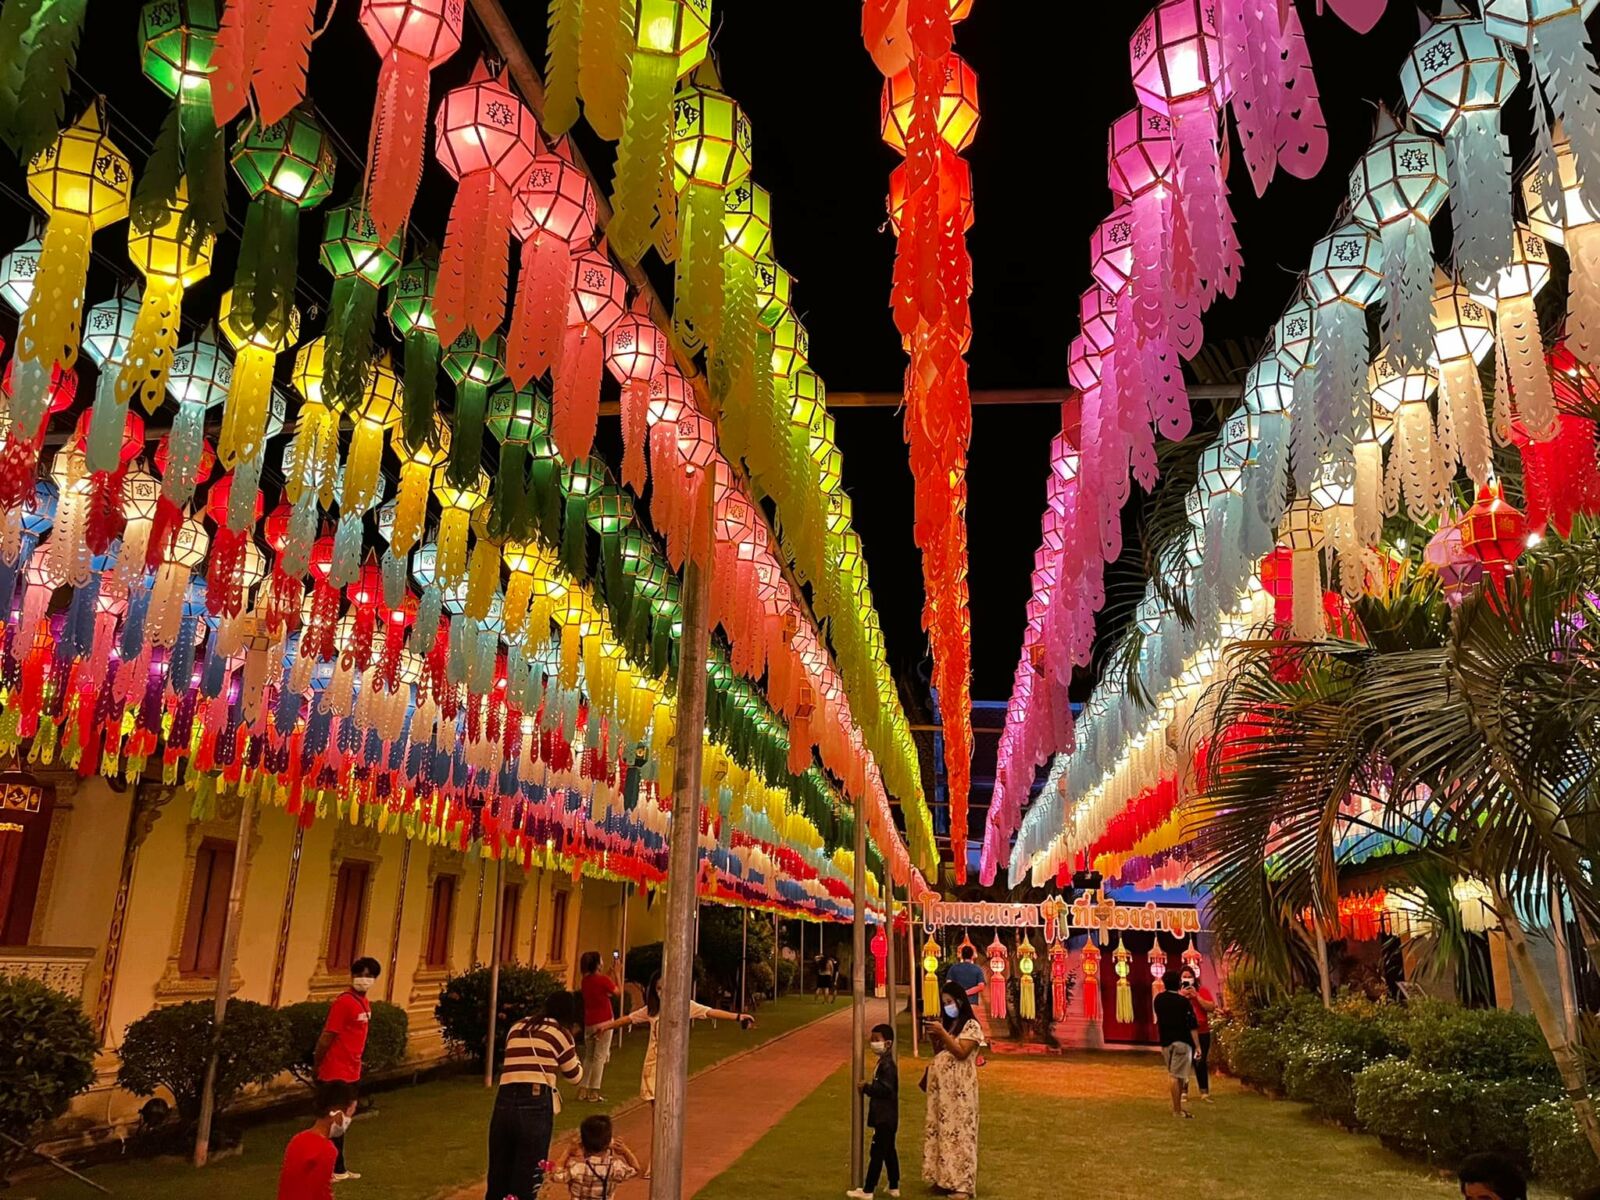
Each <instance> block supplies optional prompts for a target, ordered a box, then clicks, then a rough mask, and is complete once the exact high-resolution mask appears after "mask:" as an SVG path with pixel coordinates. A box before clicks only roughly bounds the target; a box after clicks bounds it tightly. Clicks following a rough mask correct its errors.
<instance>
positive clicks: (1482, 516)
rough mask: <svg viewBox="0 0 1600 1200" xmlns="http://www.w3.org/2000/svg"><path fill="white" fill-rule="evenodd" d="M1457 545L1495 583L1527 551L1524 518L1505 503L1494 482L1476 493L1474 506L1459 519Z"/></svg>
mask: <svg viewBox="0 0 1600 1200" xmlns="http://www.w3.org/2000/svg"><path fill="white" fill-rule="evenodd" d="M1461 545H1462V548H1463V549H1465V550H1466V551H1467V553H1468V554H1471V555H1472V556H1474V557H1475V558H1477V559H1478V561H1480V562H1481V563H1483V567H1484V571H1485V572H1486V573H1487V574H1488V575H1489V576H1490V577H1491V578H1493V579H1495V580H1496V581H1497V582H1498V581H1500V580H1503V579H1504V578H1505V576H1506V574H1507V573H1508V572H1509V571H1510V570H1511V566H1512V564H1513V563H1515V562H1516V561H1517V559H1519V558H1520V557H1522V552H1523V551H1524V550H1526V549H1527V547H1528V521H1527V518H1526V517H1524V516H1523V515H1522V511H1521V510H1520V509H1518V508H1517V507H1516V506H1515V505H1513V504H1511V503H1510V502H1509V501H1507V500H1506V498H1505V496H1504V495H1503V494H1502V493H1501V491H1500V484H1499V483H1498V482H1494V483H1489V484H1485V485H1484V486H1483V487H1481V488H1479V489H1478V499H1477V502H1476V503H1474V504H1473V506H1472V507H1471V508H1469V509H1467V512H1466V515H1465V516H1464V517H1462V519H1461Z"/></svg>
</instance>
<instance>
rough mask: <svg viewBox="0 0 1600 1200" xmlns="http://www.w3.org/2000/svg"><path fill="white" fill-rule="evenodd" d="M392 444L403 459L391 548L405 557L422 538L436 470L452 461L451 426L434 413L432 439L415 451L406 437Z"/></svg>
mask: <svg viewBox="0 0 1600 1200" xmlns="http://www.w3.org/2000/svg"><path fill="white" fill-rule="evenodd" d="M390 442H391V443H392V444H393V445H394V448H395V453H397V454H398V455H399V456H400V482H399V484H398V485H397V487H396V489H395V509H394V530H393V532H391V533H390V534H389V545H390V547H391V548H392V549H393V550H394V552H395V554H397V555H400V556H401V557H404V556H405V555H406V554H408V553H410V551H411V548H412V547H413V546H415V545H416V544H417V541H418V540H419V539H420V538H421V537H422V526H423V522H425V521H426V520H427V518H428V485H429V484H430V483H431V482H432V479H433V471H434V468H435V467H441V466H443V465H444V464H445V463H446V462H448V461H449V459H450V422H448V421H447V420H445V418H444V414H442V413H438V412H436V413H434V414H433V437H432V438H430V439H428V440H426V441H424V442H423V443H422V444H421V445H420V446H418V447H417V448H416V449H415V450H412V449H410V448H409V447H408V446H407V445H406V443H405V439H404V438H403V437H402V438H399V439H396V438H393V437H391V438H390Z"/></svg>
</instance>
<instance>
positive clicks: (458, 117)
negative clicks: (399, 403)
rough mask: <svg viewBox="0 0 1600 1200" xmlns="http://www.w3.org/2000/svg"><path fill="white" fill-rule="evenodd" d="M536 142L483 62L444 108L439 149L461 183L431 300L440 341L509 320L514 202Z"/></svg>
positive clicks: (525, 117) (490, 330) (526, 115)
mask: <svg viewBox="0 0 1600 1200" xmlns="http://www.w3.org/2000/svg"><path fill="white" fill-rule="evenodd" d="M538 144H539V130H538V126H536V125H535V124H534V119H533V114H532V113H530V112H529V111H528V109H527V108H526V107H525V106H524V105H523V103H522V101H521V100H519V99H517V97H516V96H514V95H513V94H512V93H511V92H510V90H509V89H507V88H506V87H505V86H504V85H503V84H501V83H500V82H499V81H498V80H495V79H491V78H490V77H489V71H488V68H487V67H486V66H485V65H484V64H483V62H482V61H481V60H480V61H479V63H478V65H477V66H476V67H475V68H473V72H472V78H471V80H470V81H469V82H468V83H466V84H465V85H463V86H462V87H458V88H455V89H453V90H452V91H451V92H450V93H449V94H448V95H446V96H445V98H444V102H443V103H442V104H440V105H439V112H438V116H437V118H436V120H435V135H434V147H433V152H434V155H435V156H436V157H437V158H438V159H439V162H440V164H441V165H442V166H443V167H444V169H445V170H446V171H448V172H449V173H450V177H451V178H452V179H454V180H456V198H455V201H454V203H453V204H452V205H451V208H450V224H449V228H448V230H447V231H446V233H445V242H444V253H443V255H442V256H441V257H440V260H439V278H438V282H437V284H436V286H435V290H434V297H433V318H434V322H435V324H436V325H437V327H438V330H439V340H440V342H441V343H444V344H449V343H451V342H454V341H455V340H456V338H457V337H459V336H460V335H461V333H462V331H463V330H466V329H469V328H470V329H471V330H472V332H473V333H475V334H477V336H478V337H479V338H488V337H490V336H492V335H493V334H494V331H495V330H496V329H498V328H499V326H500V322H501V320H502V319H503V318H504V317H505V307H506V267H507V257H508V255H507V250H506V243H507V238H508V236H509V234H510V232H511V218H512V204H511V201H512V196H513V195H514V194H515V192H516V189H517V187H518V186H519V185H520V184H521V183H522V181H523V178H524V176H525V175H526V174H527V171H528V168H529V167H530V166H531V165H532V164H533V157H534V155H535V154H536V153H537V152H538Z"/></svg>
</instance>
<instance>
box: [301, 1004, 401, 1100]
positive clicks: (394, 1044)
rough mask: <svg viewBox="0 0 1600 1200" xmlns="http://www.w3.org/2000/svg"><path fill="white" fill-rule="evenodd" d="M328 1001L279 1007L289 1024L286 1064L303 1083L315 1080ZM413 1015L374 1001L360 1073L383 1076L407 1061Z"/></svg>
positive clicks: (392, 1005) (393, 1006)
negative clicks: (317, 1053)
mask: <svg viewBox="0 0 1600 1200" xmlns="http://www.w3.org/2000/svg"><path fill="white" fill-rule="evenodd" d="M330 1007H332V1002H331V1001H328V1000H303V1001H301V1002H300V1003H299V1004H290V1005H287V1006H286V1007H284V1008H283V1009H282V1010H280V1011H281V1012H282V1013H283V1019H284V1020H285V1021H287V1022H288V1024H289V1061H288V1062H287V1063H285V1064H284V1065H285V1066H286V1067H287V1068H288V1069H289V1070H290V1071H292V1072H293V1073H294V1077H295V1078H296V1079H298V1080H300V1082H301V1083H305V1084H309V1083H311V1082H313V1078H312V1077H313V1066H312V1056H313V1054H314V1053H315V1051H316V1048H317V1039H318V1038H319V1037H321V1036H322V1030H323V1027H324V1026H326V1025H327V1023H328V1009H329V1008H330ZM410 1029H411V1018H410V1017H409V1016H407V1015H406V1010H405V1009H403V1008H401V1007H400V1006H399V1005H398V1004H389V1003H387V1002H385V1001H383V1000H374V1001H373V1002H372V1020H371V1021H370V1022H369V1023H368V1025H367V1045H366V1049H365V1051H364V1053H363V1054H362V1056H361V1073H362V1074H363V1075H365V1076H371V1075H380V1074H382V1073H383V1072H385V1071H388V1070H392V1069H393V1068H395V1067H397V1066H399V1065H400V1064H401V1063H402V1062H404V1061H405V1057H406V1041H407V1039H408V1037H409V1036H410Z"/></svg>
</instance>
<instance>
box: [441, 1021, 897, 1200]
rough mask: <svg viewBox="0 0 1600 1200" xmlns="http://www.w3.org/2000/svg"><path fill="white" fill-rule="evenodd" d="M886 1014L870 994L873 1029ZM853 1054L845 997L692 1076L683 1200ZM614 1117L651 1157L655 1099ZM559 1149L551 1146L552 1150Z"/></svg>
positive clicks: (625, 1196) (632, 1189)
mask: <svg viewBox="0 0 1600 1200" xmlns="http://www.w3.org/2000/svg"><path fill="white" fill-rule="evenodd" d="M887 1015H888V1009H887V1007H886V1003H885V1002H884V1001H882V1000H868V1001H867V1025H868V1027H869V1028H870V1027H871V1026H872V1025H873V1024H875V1023H876V1022H879V1021H882V1020H884V1019H885V1018H886V1017H887ZM757 1019H758V1020H759V1015H758V1018H757ZM693 1036H694V1035H693V1033H691V1034H690V1037H691V1038H692V1037H693ZM849 1061H850V1005H849V1003H848V1002H847V1001H845V1000H844V999H842V998H841V1000H840V1002H839V1004H838V1006H837V1010H836V1011H835V1012H833V1013H831V1014H829V1015H828V1016H826V1017H823V1018H821V1019H820V1020H817V1021H814V1022H812V1023H811V1024H809V1025H802V1026H801V1027H800V1028H799V1029H796V1030H794V1031H793V1032H792V1033H786V1034H784V1035H783V1036H782V1037H778V1038H774V1039H773V1040H772V1041H770V1042H766V1043H764V1044H762V1045H760V1046H757V1047H756V1048H754V1049H752V1050H750V1051H748V1052H747V1053H744V1054H740V1055H736V1056H735V1057H733V1058H730V1059H724V1060H723V1061H722V1062H720V1063H718V1064H717V1065H715V1066H712V1067H707V1068H706V1069H705V1070H704V1071H701V1072H700V1073H699V1074H698V1075H695V1076H692V1077H691V1078H690V1080H689V1106H688V1107H689V1112H688V1119H687V1120H686V1121H685V1123H684V1125H685V1128H684V1149H683V1196H684V1200H690V1198H691V1197H693V1196H694V1195H695V1194H697V1193H698V1192H699V1191H700V1189H701V1188H703V1187H705V1185H706V1184H708V1183H710V1182H711V1180H713V1179H715V1178H716V1177H717V1176H718V1175H720V1174H722V1172H724V1171H726V1170H727V1169H728V1168H729V1167H731V1166H732V1165H733V1164H734V1163H735V1162H737V1161H738V1160H739V1158H740V1157H741V1156H742V1155H743V1154H744V1153H745V1151H747V1150H749V1149H750V1147H752V1146H754V1145H755V1144H756V1142H757V1141H759V1140H760V1139H761V1138H762V1136H763V1135H765V1134H766V1132H767V1131H768V1130H770V1129H771V1128H772V1127H773V1126H774V1125H776V1124H777V1123H778V1122H779V1121H781V1120H782V1119H783V1118H784V1117H786V1116H787V1115H788V1114H789V1112H790V1111H791V1110H792V1109H793V1108H794V1107H795V1105H797V1104H799V1103H800V1102H801V1101H802V1100H804V1099H805V1098H806V1097H808V1096H810V1095H811V1093H812V1092H814V1091H816V1090H817V1088H819V1087H820V1086H822V1083H823V1081H824V1080H826V1079H827V1078H828V1076H830V1075H832V1074H833V1073H834V1072H835V1071H837V1070H838V1069H839V1068H840V1067H841V1066H843V1065H845V1064H846V1063H848V1062H849ZM613 1118H614V1122H615V1124H614V1128H615V1130H616V1135H617V1136H618V1137H620V1138H621V1139H622V1140H623V1141H624V1142H626V1143H627V1144H628V1146H629V1147H631V1148H632V1149H633V1151H634V1153H636V1154H637V1155H638V1156H639V1158H640V1160H641V1161H643V1162H648V1161H649V1158H650V1136H651V1129H650V1121H651V1109H650V1106H649V1105H648V1104H643V1103H637V1102H636V1103H635V1104H632V1105H629V1106H627V1107H624V1108H622V1109H620V1110H619V1111H617V1112H616V1113H614V1114H613ZM557 1148H558V1147H555V1146H552V1147H551V1153H552V1157H554V1153H555V1151H556V1149H557ZM565 1194H566V1192H565V1189H564V1188H563V1189H559V1190H558V1189H557V1188H556V1187H555V1186H554V1185H553V1184H552V1185H548V1186H547V1187H546V1188H545V1192H544V1195H545V1196H546V1197H551V1196H555V1195H560V1196H564V1195H565ZM649 1194H650V1185H649V1183H648V1182H646V1181H643V1180H640V1181H637V1182H629V1183H626V1184H624V1185H623V1186H622V1187H620V1188H618V1189H617V1191H616V1193H615V1196H616V1198H617V1200H646V1198H647V1197H648V1196H649ZM449 1200H483V1184H482V1183H481V1182H479V1183H477V1184H474V1185H473V1186H472V1187H468V1188H463V1189H461V1190H460V1191H459V1192H456V1193H454V1194H452V1195H451V1196H450V1197H449Z"/></svg>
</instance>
